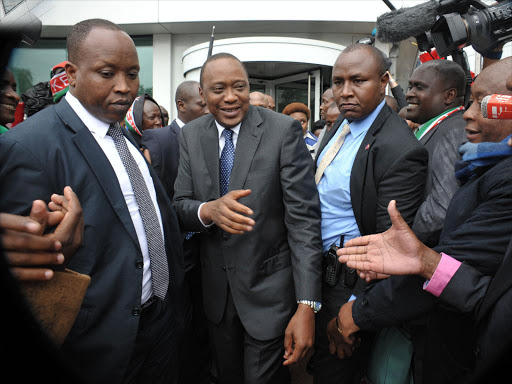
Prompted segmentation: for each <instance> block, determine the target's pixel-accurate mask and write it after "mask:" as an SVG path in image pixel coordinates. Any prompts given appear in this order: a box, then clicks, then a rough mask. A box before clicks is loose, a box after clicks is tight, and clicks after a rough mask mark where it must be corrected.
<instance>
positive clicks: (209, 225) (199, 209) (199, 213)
mask: <svg viewBox="0 0 512 384" xmlns="http://www.w3.org/2000/svg"><path fill="white" fill-rule="evenodd" d="M205 204H206V203H201V205H200V206H199V208H198V209H197V217H198V218H199V221H200V222H201V224H203V226H204V227H206V228H210V227H211V226H212V225H213V224H215V223H211V224H205V223H203V220H201V207H202V206H203V205H205Z"/></svg>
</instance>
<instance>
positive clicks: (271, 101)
mask: <svg viewBox="0 0 512 384" xmlns="http://www.w3.org/2000/svg"><path fill="white" fill-rule="evenodd" d="M265 96H266V97H267V100H268V109H271V110H272V111H275V110H276V102H275V101H274V98H273V97H272V96H270V95H265Z"/></svg>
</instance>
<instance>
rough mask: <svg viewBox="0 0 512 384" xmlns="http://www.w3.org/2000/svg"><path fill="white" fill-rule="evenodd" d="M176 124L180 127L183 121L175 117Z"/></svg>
mask: <svg viewBox="0 0 512 384" xmlns="http://www.w3.org/2000/svg"><path fill="white" fill-rule="evenodd" d="M176 124H178V127H180V128H183V126H184V125H185V123H184V122H183V121H181V120H180V118H179V117H177V118H176Z"/></svg>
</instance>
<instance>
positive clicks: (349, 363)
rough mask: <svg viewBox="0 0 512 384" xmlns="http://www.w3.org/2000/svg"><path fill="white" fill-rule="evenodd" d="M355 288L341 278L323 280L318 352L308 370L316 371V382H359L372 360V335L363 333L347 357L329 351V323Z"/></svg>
mask: <svg viewBox="0 0 512 384" xmlns="http://www.w3.org/2000/svg"><path fill="white" fill-rule="evenodd" d="M351 292H352V289H350V288H346V287H344V286H343V285H342V282H341V278H340V281H339V283H338V285H337V286H335V287H331V286H329V285H327V284H326V283H323V284H322V309H321V310H320V311H319V312H318V314H317V315H316V322H315V327H316V332H315V352H314V354H313V356H311V359H310V361H309V363H308V372H309V373H310V374H311V375H313V381H314V383H315V384H331V383H332V384H352V383H359V382H360V381H361V379H362V378H363V377H364V372H365V369H366V363H367V362H368V357H369V350H370V344H371V341H372V340H371V339H372V337H371V336H372V335H371V334H367V333H361V334H360V335H359V337H360V338H361V344H360V346H359V348H357V349H356V350H355V351H354V353H353V355H352V356H351V357H349V358H345V359H343V360H340V359H338V357H337V356H336V355H331V354H330V352H329V339H328V338H327V324H328V323H329V321H331V320H332V319H334V318H335V317H336V316H337V315H338V312H339V310H340V308H341V306H342V305H343V304H345V303H346V302H347V301H348V299H349V298H350V295H351Z"/></svg>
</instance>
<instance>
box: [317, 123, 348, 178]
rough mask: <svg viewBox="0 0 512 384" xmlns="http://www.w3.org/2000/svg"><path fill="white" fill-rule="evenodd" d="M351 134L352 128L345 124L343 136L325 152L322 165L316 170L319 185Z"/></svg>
mask: <svg viewBox="0 0 512 384" xmlns="http://www.w3.org/2000/svg"><path fill="white" fill-rule="evenodd" d="M349 132H350V127H349V125H348V124H345V125H344V126H343V129H342V130H341V134H340V135H339V136H338V138H337V139H336V141H335V142H334V144H333V145H332V146H331V147H330V148H329V150H328V151H327V152H325V155H324V157H322V160H320V164H319V165H318V168H317V169H316V173H315V182H316V183H317V184H318V183H319V182H320V180H321V179H322V175H323V174H324V171H325V169H326V168H327V166H328V165H329V164H331V161H332V160H333V159H334V158H335V157H336V155H337V154H338V152H339V150H340V148H341V146H342V145H343V142H344V141H345V137H346V136H347V135H348V133H349Z"/></svg>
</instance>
